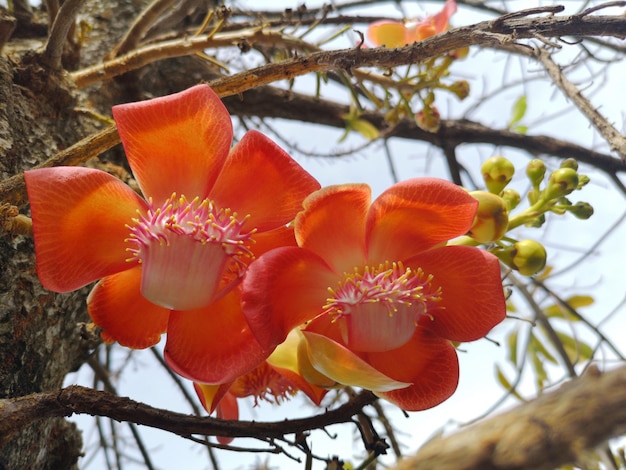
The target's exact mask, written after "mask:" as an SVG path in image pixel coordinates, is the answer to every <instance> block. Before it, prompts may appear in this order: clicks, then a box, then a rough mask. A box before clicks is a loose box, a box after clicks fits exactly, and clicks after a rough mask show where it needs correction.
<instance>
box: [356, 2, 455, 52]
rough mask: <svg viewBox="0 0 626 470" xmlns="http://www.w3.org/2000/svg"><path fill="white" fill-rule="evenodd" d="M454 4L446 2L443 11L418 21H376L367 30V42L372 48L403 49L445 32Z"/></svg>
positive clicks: (453, 11) (453, 10)
mask: <svg viewBox="0 0 626 470" xmlns="http://www.w3.org/2000/svg"><path fill="white" fill-rule="evenodd" d="M456 8H457V5H456V2H455V1H454V0H447V1H446V3H445V5H444V7H443V9H442V10H441V11H440V12H439V13H437V14H435V15H433V16H427V17H426V18H424V19H423V20H420V21H407V22H402V21H388V20H384V21H376V22H375V23H372V24H371V25H369V27H368V28H367V32H366V34H365V36H366V38H367V40H368V42H369V43H370V44H372V45H374V46H386V47H389V48H396V47H403V46H406V45H407V44H413V43H414V42H417V41H423V40H424V39H426V38H429V37H431V36H434V35H435V34H439V33H442V32H444V31H447V30H448V28H449V21H450V17H451V16H452V15H453V14H454V13H455V12H456Z"/></svg>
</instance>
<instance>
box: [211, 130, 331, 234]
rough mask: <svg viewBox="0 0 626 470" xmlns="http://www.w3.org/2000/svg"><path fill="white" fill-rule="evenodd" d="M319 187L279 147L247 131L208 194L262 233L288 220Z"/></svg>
mask: <svg viewBox="0 0 626 470" xmlns="http://www.w3.org/2000/svg"><path fill="white" fill-rule="evenodd" d="M319 187H320V184H319V183H318V182H317V180H315V178H313V177H312V176H311V175H309V174H308V173H307V172H306V171H305V170H304V169H303V168H302V167H301V166H300V165H299V164H298V163H297V162H296V161H295V160H294V159H293V158H291V157H290V156H289V155H288V154H287V153H286V152H285V151H284V150H283V149H281V148H280V147H279V146H278V145H276V144H275V143H274V142H272V141H271V140H270V139H269V138H267V137H266V136H264V135H263V134H261V133H260V132H257V131H249V132H247V133H246V134H245V135H244V136H243V138H242V139H241V141H239V143H238V144H237V145H236V146H235V147H233V149H232V151H231V153H230V155H229V157H228V159H227V160H226V164H225V165H224V169H223V170H222V173H220V176H219V179H218V180H217V183H216V184H215V188H213V190H212V191H211V195H210V197H211V199H212V200H214V201H215V202H216V204H217V205H218V206H219V207H224V208H226V207H230V208H231V209H232V210H233V211H236V212H237V213H238V214H239V215H240V216H241V217H243V216H246V215H249V216H250V218H249V220H248V222H247V226H248V227H251V228H252V227H255V228H256V229H257V230H259V231H261V232H263V231H266V230H271V229H274V228H277V227H280V226H281V225H285V224H287V223H288V222H291V221H292V220H293V218H294V217H295V216H296V214H297V213H298V211H300V210H301V209H302V201H303V199H304V198H305V197H307V196H308V195H309V194H310V193H312V192H313V191H315V190H316V189H319Z"/></svg>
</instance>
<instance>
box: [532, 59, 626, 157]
mask: <svg viewBox="0 0 626 470" xmlns="http://www.w3.org/2000/svg"><path fill="white" fill-rule="evenodd" d="M534 56H535V57H536V58H537V60H539V62H541V64H542V65H543V66H544V68H545V69H546V72H548V75H550V78H552V81H553V82H554V83H555V84H556V85H557V86H558V87H559V88H560V89H561V91H562V92H563V93H564V94H565V96H567V97H568V98H569V99H570V100H572V101H573V102H574V104H575V105H576V107H577V108H578V109H579V110H580V111H581V112H582V113H583V114H584V115H585V116H586V117H587V119H589V121H590V122H591V124H592V125H593V126H594V127H595V128H596V129H597V130H598V132H599V133H600V134H601V135H602V136H603V137H604V138H605V139H606V141H607V142H608V144H609V146H610V147H611V149H612V150H615V151H616V152H617V153H618V154H619V155H620V156H621V157H622V159H626V137H624V135H623V134H621V133H620V132H619V131H618V130H617V129H615V127H614V126H613V125H612V124H611V123H610V122H609V121H607V119H606V118H605V117H604V116H603V115H602V114H601V113H600V112H599V111H598V110H597V109H596V108H595V106H594V105H593V104H591V102H590V101H589V100H588V99H587V98H585V97H584V96H583V94H582V93H581V91H580V90H579V89H578V88H577V87H576V85H574V84H573V83H572V82H570V81H569V80H568V79H567V77H566V76H565V74H564V73H563V72H562V70H561V67H560V66H559V65H557V64H556V63H555V62H554V61H553V60H552V57H551V56H550V53H549V52H548V51H547V50H545V49H537V50H536V51H535V54H534Z"/></svg>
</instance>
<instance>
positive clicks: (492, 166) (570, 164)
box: [467, 155, 593, 276]
mask: <svg viewBox="0 0 626 470" xmlns="http://www.w3.org/2000/svg"><path fill="white" fill-rule="evenodd" d="M481 172H482V176H483V179H484V181H485V186H486V189H487V191H473V192H471V193H470V194H471V195H472V196H474V197H475V198H476V199H477V200H478V209H477V212H476V217H475V219H474V224H473V226H472V228H471V229H470V231H469V232H468V234H467V235H468V236H469V237H470V238H471V239H472V240H473V241H474V243H484V244H487V246H488V248H487V249H488V250H489V251H491V252H492V253H494V254H495V255H496V256H498V258H499V259H500V260H501V261H502V262H503V263H504V264H506V265H507V266H509V267H510V268H512V269H514V270H516V271H519V272H520V273H521V274H523V275H526V276H532V275H533V274H536V273H538V272H539V271H541V270H542V269H543V268H544V267H545V265H546V259H547V252H546V249H545V248H544V246H543V245H542V244H541V243H539V242H537V241H535V240H520V241H518V240H515V239H513V238H511V237H510V236H507V232H509V231H511V230H513V229H515V228H517V227H519V226H521V225H525V226H528V227H540V226H541V225H542V224H543V223H544V222H545V214H546V213H547V212H552V213H555V214H565V213H566V212H569V213H571V214H572V215H574V216H576V217H577V218H579V219H588V218H589V217H591V215H592V214H593V207H591V205H590V204H589V203H586V202H577V203H575V204H572V202H571V201H570V200H569V199H567V197H566V196H568V195H569V194H571V193H572V192H573V191H575V190H577V189H581V188H582V187H583V186H585V185H586V184H587V183H588V182H589V178H588V177H587V176H586V175H582V174H580V173H578V164H577V162H576V161H575V160H573V159H567V160H564V161H563V162H562V163H561V166H560V168H558V169H557V170H554V171H552V172H551V173H550V174H549V175H546V173H547V171H546V165H545V163H544V162H543V161H541V160H538V159H537V160H531V161H530V162H529V163H528V165H527V167H526V175H527V177H528V178H529V180H530V183H531V189H530V191H529V193H528V201H529V207H528V208H526V209H524V210H522V211H520V212H519V213H517V214H515V215H511V212H512V211H513V210H515V209H516V208H517V207H518V205H519V204H520V202H521V199H522V198H521V196H520V194H519V193H518V192H517V191H516V190H514V189H512V188H507V185H508V184H509V183H510V182H511V180H512V178H513V175H514V173H515V166H514V165H513V163H511V162H510V161H509V160H508V159H506V158H505V157H502V156H499V155H498V156H494V157H491V158H489V159H487V160H486V161H485V162H484V163H483V165H482V166H481Z"/></svg>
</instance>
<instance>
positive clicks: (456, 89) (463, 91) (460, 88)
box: [448, 80, 470, 100]
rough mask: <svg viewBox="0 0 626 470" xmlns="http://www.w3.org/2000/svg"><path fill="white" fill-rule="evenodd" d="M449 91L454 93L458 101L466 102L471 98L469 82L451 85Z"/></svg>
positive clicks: (457, 82) (460, 81) (461, 81)
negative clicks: (465, 100)
mask: <svg viewBox="0 0 626 470" xmlns="http://www.w3.org/2000/svg"><path fill="white" fill-rule="evenodd" d="M448 90H450V91H451V92H452V93H454V94H455V95H456V96H457V98H458V99H460V100H464V99H465V98H467V97H468V96H469V92H470V85H469V83H468V81H467V80H459V81H456V82H454V83H453V84H452V85H450V86H449V87H448Z"/></svg>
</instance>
